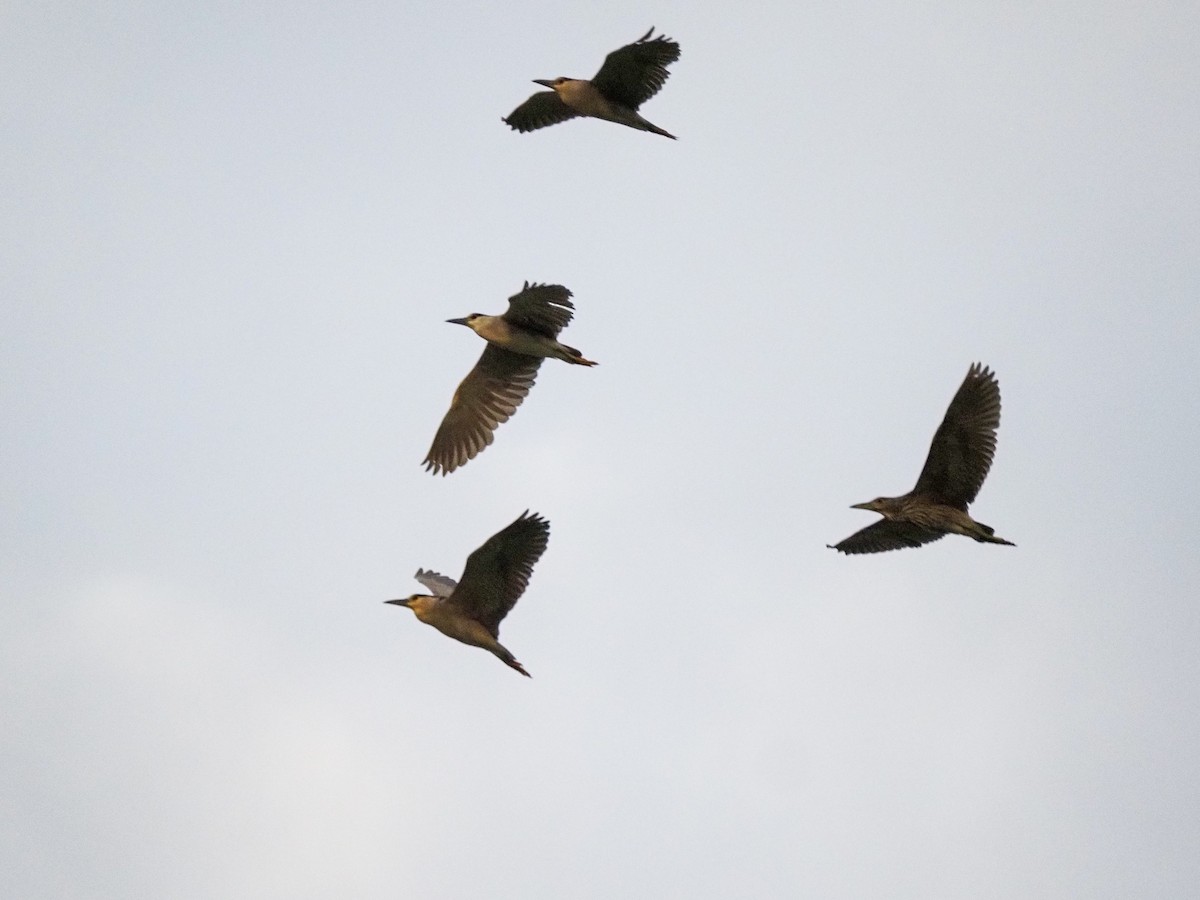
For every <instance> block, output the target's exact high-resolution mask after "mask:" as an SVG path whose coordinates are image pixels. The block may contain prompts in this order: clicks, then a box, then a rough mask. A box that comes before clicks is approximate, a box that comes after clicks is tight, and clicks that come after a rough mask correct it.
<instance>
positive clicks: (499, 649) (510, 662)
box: [488, 643, 533, 678]
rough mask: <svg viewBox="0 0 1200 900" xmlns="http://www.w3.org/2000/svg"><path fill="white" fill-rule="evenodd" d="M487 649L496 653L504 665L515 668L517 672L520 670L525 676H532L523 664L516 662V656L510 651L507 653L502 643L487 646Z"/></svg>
mask: <svg viewBox="0 0 1200 900" xmlns="http://www.w3.org/2000/svg"><path fill="white" fill-rule="evenodd" d="M488 649H489V650H491V651H492V653H494V654H496V656H498V657H499V658H500V661H501V662H502V663H504V664H505V665H506V666H509V667H510V668H513V669H516V670H517V671H518V672H520V673H521V674H522V675H524V676H525V677H526V678H532V677H533V676H532V675H530V674H529V673H528V672H526V671H525V667H524V666H523V665H521V664H520V663H519V662H517V658H516V657H515V656H513V655H512V654H511V653H509V652H508V650H507V649H506V648H505V647H504V646H503V645H502V644H499V643H498V644H496V645H495V646H494V647H488Z"/></svg>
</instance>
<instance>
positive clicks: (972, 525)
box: [830, 363, 1015, 553]
mask: <svg viewBox="0 0 1200 900" xmlns="http://www.w3.org/2000/svg"><path fill="white" fill-rule="evenodd" d="M999 427H1000V385H999V384H998V383H997V382H996V376H995V375H994V374H993V373H992V371H991V370H990V369H988V368H987V367H985V366H983V365H981V364H980V363H975V364H973V365H972V366H971V368H970V369H969V370H968V372H967V377H966V378H965V379H963V383H962V385H961V386H960V387H959V389H958V392H957V393H956V394H955V395H954V399H953V400H951V401H950V407H949V408H948V409H947V410H946V416H945V418H944V419H942V424H941V425H940V426H938V430H937V432H936V433H935V434H934V436H933V443H932V444H931V445H930V447H929V456H928V457H927V458H926V460H925V468H923V469H922V470H921V475H920V477H919V478H918V479H917V484H916V487H914V488H913V489H912V490H911V491H910V492H909V493H907V494H905V495H904V496H902V497H877V498H876V499H874V500H872V501H870V502H868V503H856V504H855V505H854V506H852V507H851V509H868V510H871V511H873V512H877V513H879V514H880V515H882V516H883V519H882V520H881V521H879V522H876V523H875V524H874V525H868V526H867V527H866V528H864V529H862V530H861V531H858V532H856V533H854V534H852V535H850V537H848V538H846V539H845V540H844V541H842V542H841V543H839V544H831V545H830V547H832V548H833V549H834V550H840V551H841V552H842V553H879V552H881V551H884V550H897V549H900V548H902V547H920V546H921V545H922V544H928V543H929V542H930V541H936V540H937V539H938V538H940V537H942V536H943V535H946V534H962V535H965V536H967V537H969V538H973V539H974V540H976V541H979V542H981V543H989V544H1007V545H1008V546H1010V547H1011V546H1015V545H1014V544H1013V543H1012V542H1011V541H1006V540H1004V539H1003V538H999V537H996V535H995V533H994V532H993V530H992V529H991V528H990V527H989V526H987V525H984V524H982V523H981V522H976V521H975V520H974V519H972V518H971V517H970V516H969V515H967V507H968V506H969V505H970V504H971V501H973V500H974V499H975V495H976V494H978V493H979V489H980V488H981V487H982V486H983V480H984V478H986V477H987V473H988V469H989V468H991V465H992V457H993V455H994V454H995V452H996V429H997V428H999Z"/></svg>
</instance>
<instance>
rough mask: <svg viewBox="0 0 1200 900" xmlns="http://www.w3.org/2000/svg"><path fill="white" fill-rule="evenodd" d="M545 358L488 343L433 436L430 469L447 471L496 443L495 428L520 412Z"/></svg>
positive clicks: (427, 469)
mask: <svg viewBox="0 0 1200 900" xmlns="http://www.w3.org/2000/svg"><path fill="white" fill-rule="evenodd" d="M541 363H542V360H541V357H537V356H526V355H525V354H523V353H512V352H510V351H508V350H505V349H503V348H501V347H497V346H496V345H495V344H488V345H487V347H486V348H484V351H483V355H482V356H480V357H479V362H477V363H476V364H475V368H473V369H472V370H471V371H470V372H468V373H467V377H466V378H464V379H463V380H462V383H461V384H459V386H458V390H456V391H455V392H454V399H453V400H451V401H450V410H449V411H448V412H447V413H446V416H445V418H443V419H442V424H441V426H439V428H438V430H437V434H436V435H434V438H433V445H432V446H431V447H430V448H429V454H428V455H427V456H426V457H425V460H424V462H425V469H426V471H431V472H433V473H434V474H435V475H436V474H438V472H439V471H440V472H441V474H443V475H447V474H449V473H450V472H453V471H454V470H455V469H457V468H458V467H459V466H462V465H465V464H466V463H467V462H468V461H469V460H471V459H474V458H475V457H476V456H477V455H478V454H479V453H480V452H481V451H482V450H483V449H484V448H485V447H487V446H488V444H490V443H491V442H492V432H493V431H495V430H496V428H498V427H499V426H500V424H501V423H503V422H507V421H508V420H509V418H510V417H511V416H512V415H513V413H515V412H516V411H517V407H518V406H520V405H521V401H523V400H524V399H525V397H526V395H527V394H528V393H529V389H530V388H531V387H533V382H534V379H535V378H537V371H538V366H540V365H541Z"/></svg>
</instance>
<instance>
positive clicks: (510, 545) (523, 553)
mask: <svg viewBox="0 0 1200 900" xmlns="http://www.w3.org/2000/svg"><path fill="white" fill-rule="evenodd" d="M549 539H550V523H549V522H547V521H546V520H545V519H543V518H542V517H541V516H539V515H538V514H537V513H534V514H533V515H530V514H529V510H526V511H525V512H524V513H522V514H521V515H520V517H518V518H517V520H516V521H515V522H513V523H512V524H511V525H508V526H507V527H505V528H503V529H501V530H500V531H498V532H497V533H496V534H494V535H492V536H491V537H490V538H488V539H487V541H485V542H484V544H483V546H482V547H480V548H479V549H478V550H476V551H475V552H474V553H472V554H471V555H470V556H468V557H467V565H466V567H465V568H464V569H463V575H462V580H461V581H459V583H458V589H457V590H456V591H455V592H454V596H453V597H452V598H451V599H450V600H448V601H447V602H448V603H453V604H454V605H455V606H457V607H458V608H459V609H461V610H462V611H463V612H465V613H466V614H468V615H469V616H471V618H473V619H475V620H476V621H478V622H480V623H482V624H483V625H484V626H485V627H486V628H487V629H488V630H489V631H490V632H491V633H492V637H495V638H498V637H499V636H500V622H501V620H502V619H503V618H504V617H505V616H506V615H508V612H509V610H511V609H512V608H513V606H515V605H516V602H517V600H518V598H520V596H521V594H523V593H524V592H525V588H526V587H528V585H529V577H530V576H531V575H532V574H533V567H534V564H535V563H537V561H538V559H540V558H541V555H542V554H543V553H544V552H545V551H546V544H547V542H548V541H549Z"/></svg>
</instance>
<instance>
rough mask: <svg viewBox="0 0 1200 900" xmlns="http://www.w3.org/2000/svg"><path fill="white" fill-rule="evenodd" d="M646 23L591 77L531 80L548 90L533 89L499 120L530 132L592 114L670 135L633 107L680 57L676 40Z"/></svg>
mask: <svg viewBox="0 0 1200 900" xmlns="http://www.w3.org/2000/svg"><path fill="white" fill-rule="evenodd" d="M652 34H654V29H653V28H651V29H650V30H649V31H647V32H646V33H645V34H644V35H642V37H640V38H639V39H638V40H636V41H634V42H633V43H632V44H626V45H625V46H624V47H622V48H621V49H619V50H614V51H613V52H612V53H610V54H608V56H606V57H605V58H604V65H602V66H601V67H600V71H599V72H597V73H596V75H595V77H594V78H592V80H591V81H588V80H586V79H583V78H563V77H559V78H555V79H554V80H552V81H549V80H543V79H540V78H535V79H534V80H533V83H534V84H540V85H542V86H543V87H548V88H550V90H548V91H539V92H538V93H536V94H534V95H533V96H532V97H530V98H529V99H528V100H526V101H525V102H524V103H522V104H521V105H520V106H518V107H517V108H516V109H514V110H513V111H512V112H511V113H510V114H509V115H508V117H507V118H505V119H503V120H502V121H503V122H505V123H506V124H507V125H508V126H509V127H510V128H514V129H516V130H517V131H522V132H524V131H535V130H537V129H538V128H545V127H546V126H547V125H557V124H558V123H559V122H565V121H567V119H573V118H575V116H591V117H592V118H594V119H606V120H608V121H609V122H617V123H618V124H620V125H627V126H629V127H630V128H636V129H638V130H639V131H651V132H653V133H654V134H661V135H662V136H663V137H669V138H670V139H671V140H675V135H673V134H671V133H670V132H668V131H664V130H663V129H661V128H659V127H658V126H657V125H654V124H652V123H650V122H647V121H646V120H645V119H643V118H642V117H641V115H639V114H638V107H639V106H641V105H642V104H643V103H645V102H646V101H647V100H649V99H650V98H651V97H653V96H654V95H655V94H657V93H658V92H659V90H660V89H661V88H662V86H663V84H664V83H665V82H666V80H667V78H668V77H669V76H670V74H671V73H670V72H668V71H667V66H669V65H670V64H671V63H673V62H675V60H677V59H679V45H678V44H677V43H675V42H674V41H672V40H671V39H670V38H668V37H664V36H663V35H661V34H660V35H659V36H658V37H656V38H654V39H653V40H651V38H650V35H652Z"/></svg>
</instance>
